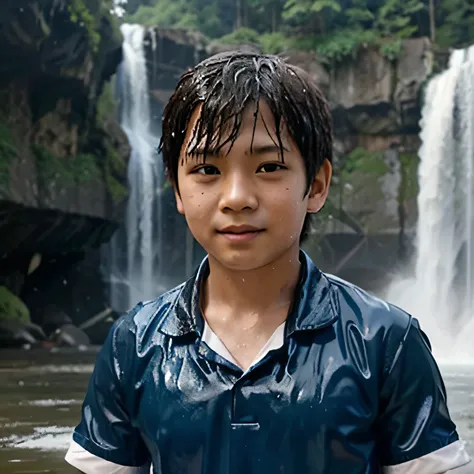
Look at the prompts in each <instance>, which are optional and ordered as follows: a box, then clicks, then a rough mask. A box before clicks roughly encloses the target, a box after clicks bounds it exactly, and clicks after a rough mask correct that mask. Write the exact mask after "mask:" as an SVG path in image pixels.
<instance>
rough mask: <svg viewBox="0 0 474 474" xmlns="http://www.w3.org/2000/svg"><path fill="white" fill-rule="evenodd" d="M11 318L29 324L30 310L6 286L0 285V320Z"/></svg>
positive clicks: (10, 319)
mask: <svg viewBox="0 0 474 474" xmlns="http://www.w3.org/2000/svg"><path fill="white" fill-rule="evenodd" d="M12 320H13V321H18V322H22V323H24V324H30V323H31V319H30V310H29V309H28V308H27V306H26V305H25V303H23V301H21V299H20V298H18V296H16V295H14V294H13V293H12V292H11V291H10V290H9V289H8V288H6V287H5V286H0V321H12Z"/></svg>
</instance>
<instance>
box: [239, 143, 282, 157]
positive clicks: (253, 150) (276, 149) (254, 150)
mask: <svg viewBox="0 0 474 474" xmlns="http://www.w3.org/2000/svg"><path fill="white" fill-rule="evenodd" d="M282 149H283V151H287V152H289V151H290V150H289V149H288V148H287V147H285V145H283V144H282V146H281V148H280V146H279V145H277V144H276V143H272V144H271V145H270V144H268V145H252V146H251V147H250V149H249V151H248V152H247V153H246V154H254V155H264V154H265V153H280V152H281V150H282Z"/></svg>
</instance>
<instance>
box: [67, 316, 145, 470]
mask: <svg viewBox="0 0 474 474" xmlns="http://www.w3.org/2000/svg"><path fill="white" fill-rule="evenodd" d="M120 323H121V320H119V321H118V322H117V323H116V324H115V325H114V326H113V327H112V329H111V330H110V332H109V335H108V337H107V339H106V341H105V343H104V345H103V346H102V348H101V351H100V352H99V354H98V356H97V360H96V363H95V367H94V371H93V374H92V376H91V379H90V381H89V386H88V389H87V393H86V397H85V400H84V403H83V405H82V418H81V422H80V423H79V425H78V426H77V427H76V429H75V430H74V433H73V441H74V442H75V443H76V444H77V445H79V446H80V447H82V448H84V449H85V450H86V451H88V452H89V453H91V454H92V455H94V456H96V457H99V458H102V459H104V460H106V461H109V462H111V463H114V464H118V465H120V466H129V467H142V466H144V465H147V464H149V452H148V449H147V448H146V445H145V443H144V442H143V439H142V437H141V434H140V431H139V430H138V428H136V427H135V426H133V423H132V420H131V418H130V415H129V413H128V411H127V407H126V404H125V398H124V387H123V384H122V383H121V380H119V373H118V371H122V370H123V366H122V364H121V362H120V360H119V359H118V358H117V354H116V353H115V352H116V347H117V345H119V348H120V351H126V353H132V354H133V348H130V347H126V344H124V341H119V342H118V341H117V339H119V337H118V336H117V333H118V331H119V330H120ZM121 356H122V357H124V354H123V353H122V352H121ZM120 375H122V374H120ZM71 456H72V453H69V456H68V458H66V461H68V462H69V463H70V464H71V462H70V461H71ZM76 457H77V456H76ZM75 467H78V466H75ZM83 472H85V473H86V474H89V473H91V474H93V473H94V474H95V472H96V471H95V470H83Z"/></svg>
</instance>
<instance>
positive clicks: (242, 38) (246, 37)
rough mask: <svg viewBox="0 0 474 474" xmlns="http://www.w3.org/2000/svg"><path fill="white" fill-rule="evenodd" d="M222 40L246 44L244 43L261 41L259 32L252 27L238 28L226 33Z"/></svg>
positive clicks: (223, 41) (227, 42)
mask: <svg viewBox="0 0 474 474" xmlns="http://www.w3.org/2000/svg"><path fill="white" fill-rule="evenodd" d="M220 42H221V43H223V44H244V43H256V44H259V43H260V38H259V34H258V32H257V31H255V30H252V29H251V28H246V27H243V28H238V29H237V30H234V31H233V32H232V33H229V34H228V35H224V36H223V37H222V38H220Z"/></svg>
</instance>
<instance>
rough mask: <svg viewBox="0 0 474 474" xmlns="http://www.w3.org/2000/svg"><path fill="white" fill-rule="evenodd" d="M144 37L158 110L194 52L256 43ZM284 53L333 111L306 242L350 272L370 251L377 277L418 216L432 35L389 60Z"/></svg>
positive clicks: (405, 250) (163, 32) (404, 246)
mask: <svg viewBox="0 0 474 474" xmlns="http://www.w3.org/2000/svg"><path fill="white" fill-rule="evenodd" d="M147 44H148V49H149V51H148V57H149V62H150V70H149V79H150V85H151V93H152V96H153V98H154V101H155V114H156V116H158V113H159V111H160V110H161V109H162V107H163V105H164V103H165V102H166V100H167V99H168V97H169V96H170V94H171V92H172V89H173V87H174V86H175V84H176V82H177V80H178V78H179V76H180V75H181V73H182V72H184V71H185V70H186V69H187V68H189V67H192V65H193V64H195V63H196V62H197V61H198V60H201V59H203V58H205V57H207V56H209V55H211V54H214V53H216V52H219V51H225V50H232V49H237V48H238V49H242V48H245V49H248V50H256V49H257V47H256V46H255V45H238V46H236V45H223V44H219V43H207V42H206V40H205V38H204V37H203V36H201V35H199V34H197V33H194V32H189V31H186V30H167V29H163V28H155V29H150V30H149V33H148V42H147ZM282 56H284V57H286V58H287V60H288V61H289V62H290V63H292V64H295V65H298V66H301V67H302V68H304V69H305V70H307V71H308V72H309V73H310V74H311V75H312V76H313V77H314V79H315V80H316V81H317V83H318V84H319V85H320V87H321V88H322V89H323V91H324V92H325V94H326V96H327V97H328V99H329V100H330V104H331V110H332V114H333V120H334V132H335V144H334V152H335V153H334V154H335V162H334V172H335V173H334V179H333V183H332V189H331V193H330V200H329V202H328V204H327V205H326V207H325V209H324V212H323V213H322V214H321V216H319V217H318V218H317V219H316V222H315V233H314V235H313V238H312V239H311V240H310V241H309V243H308V245H307V249H308V250H309V251H310V252H311V253H313V254H318V256H317V258H318V261H319V262H320V264H321V265H322V266H323V267H324V268H325V269H328V270H329V271H335V272H337V273H339V274H342V275H343V276H347V277H349V276H350V279H352V280H357V278H354V272H355V273H360V271H361V270H360V267H361V266H365V267H367V264H368V263H367V262H369V261H370V260H377V264H376V265H375V266H376V267H377V268H376V269H374V270H373V271H372V269H370V272H371V275H372V276H371V277H370V280H371V281H381V278H380V272H384V273H385V274H386V273H387V268H390V267H393V265H394V264H397V263H398V262H399V261H400V259H403V258H404V257H405V256H406V255H407V254H409V249H410V245H409V244H410V238H411V235H412V234H413V231H414V225H415V222H416V218H417V214H416V195H417V166H418V159H417V150H418V147H419V140H418V133H419V121H420V118H421V105H422V91H423V87H424V85H425V84H426V82H427V80H428V79H429V77H430V75H431V74H432V69H433V54H432V48H431V44H430V41H429V40H428V39H426V38H421V39H410V40H406V41H404V43H403V47H402V50H401V54H400V55H399V57H398V58H397V59H395V60H389V59H387V58H385V57H384V56H383V55H382V54H381V53H380V52H379V51H377V50H376V49H373V48H366V49H361V50H360V51H359V52H358V54H357V55H356V56H354V57H350V58H347V59H346V60H344V61H342V62H338V63H331V64H329V63H327V62H324V61H322V60H321V59H320V58H318V57H317V56H316V55H315V54H314V53H312V52H307V51H286V52H284V53H282ZM369 242H371V244H369ZM368 249H370V250H368ZM374 252H375V253H374ZM375 254H377V255H375ZM350 267H351V268H350ZM343 269H345V270H347V272H348V273H347V275H346V274H345V273H344V271H343ZM364 271H365V270H364ZM366 286H367V285H366ZM369 286H370V285H369Z"/></svg>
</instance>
